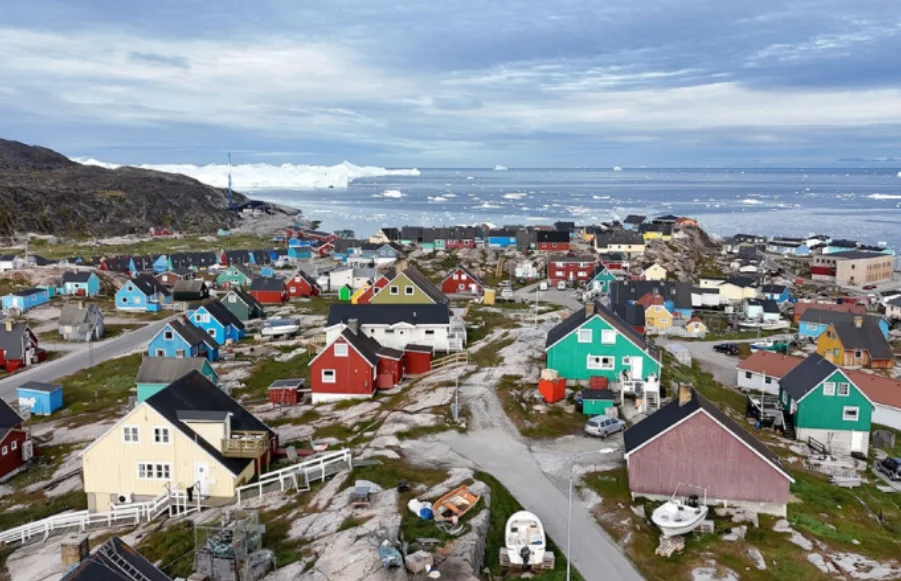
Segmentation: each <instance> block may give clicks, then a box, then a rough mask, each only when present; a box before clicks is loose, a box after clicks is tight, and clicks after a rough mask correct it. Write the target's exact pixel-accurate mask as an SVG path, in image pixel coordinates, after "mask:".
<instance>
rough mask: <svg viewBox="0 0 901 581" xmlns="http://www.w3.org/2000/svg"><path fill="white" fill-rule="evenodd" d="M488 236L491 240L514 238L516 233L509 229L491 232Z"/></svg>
mask: <svg viewBox="0 0 901 581" xmlns="http://www.w3.org/2000/svg"><path fill="white" fill-rule="evenodd" d="M488 236H489V237H491V238H513V237H514V236H516V231H515V230H507V229H501V230H489V231H488Z"/></svg>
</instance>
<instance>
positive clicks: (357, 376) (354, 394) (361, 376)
mask: <svg viewBox="0 0 901 581" xmlns="http://www.w3.org/2000/svg"><path fill="white" fill-rule="evenodd" d="M350 322H351V321H348V323H350ZM379 347H380V346H379V344H378V343H377V342H376V341H375V340H374V339H371V338H369V337H366V336H365V335H362V334H359V333H357V330H356V327H355V326H354V325H348V327H347V328H346V329H344V331H342V333H341V335H339V336H338V338H337V339H335V340H334V341H332V343H331V344H330V345H327V346H326V347H325V349H323V350H322V351H321V352H320V353H319V354H318V355H316V357H314V358H313V360H312V361H310V391H311V392H312V394H313V403H314V404H315V403H320V402H329V401H336V400H340V399H352V398H367V397H372V394H373V393H375V384H376V378H377V373H378V365H379V356H378V354H377V353H376V350H377V349H378V348H379Z"/></svg>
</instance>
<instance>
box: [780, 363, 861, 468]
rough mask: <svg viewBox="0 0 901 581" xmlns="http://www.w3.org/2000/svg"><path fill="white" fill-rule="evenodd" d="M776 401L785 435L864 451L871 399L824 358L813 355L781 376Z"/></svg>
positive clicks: (839, 450) (842, 449)
mask: <svg viewBox="0 0 901 581" xmlns="http://www.w3.org/2000/svg"><path fill="white" fill-rule="evenodd" d="M779 401H780V403H781V405H782V408H783V416H782V420H783V429H784V431H785V435H786V436H788V437H792V436H794V437H795V438H796V439H798V440H801V441H804V442H808V441H809V439H811V438H812V439H814V440H816V441H817V442H820V443H821V444H823V445H824V446H826V447H827V448H829V449H831V450H832V451H834V452H836V453H850V452H860V453H862V454H866V453H867V450H868V449H869V446H870V422H871V420H872V416H873V407H874V406H873V402H872V401H871V400H870V398H868V397H867V395H866V394H865V393H864V392H863V391H861V389H860V388H858V387H857V386H856V385H855V384H854V382H853V381H851V378H850V377H848V374H847V373H845V371H843V370H842V369H841V368H839V367H836V366H835V365H834V364H832V363H831V362H829V361H827V360H826V359H823V358H822V357H820V356H819V355H817V354H813V355H811V356H809V357H808V358H807V359H805V360H804V361H803V362H801V363H800V364H799V365H798V366H797V367H795V368H794V369H792V370H791V371H790V372H789V373H788V375H786V376H785V377H783V378H782V379H781V380H780V381H779ZM777 425H778V424H777Z"/></svg>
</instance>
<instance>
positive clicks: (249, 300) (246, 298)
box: [223, 288, 263, 312]
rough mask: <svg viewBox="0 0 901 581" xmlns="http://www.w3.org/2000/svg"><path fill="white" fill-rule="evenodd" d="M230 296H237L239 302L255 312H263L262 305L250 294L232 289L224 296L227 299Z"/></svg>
mask: <svg viewBox="0 0 901 581" xmlns="http://www.w3.org/2000/svg"><path fill="white" fill-rule="evenodd" d="M230 294H234V295H235V296H237V297H238V299H239V300H241V301H242V302H243V303H244V304H245V305H247V306H248V307H251V309H256V310H259V311H260V312H263V305H262V304H261V303H260V301H258V300H257V299H256V297H254V296H253V295H252V294H250V293H248V292H246V291H243V290H241V289H238V288H233V289H231V290H229V291H228V292H227V293H226V294H225V296H226V297H227V296H228V295H230ZM223 298H224V297H223Z"/></svg>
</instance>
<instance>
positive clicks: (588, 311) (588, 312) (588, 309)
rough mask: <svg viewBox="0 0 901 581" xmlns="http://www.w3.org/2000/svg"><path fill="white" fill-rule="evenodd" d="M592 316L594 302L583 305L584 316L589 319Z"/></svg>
mask: <svg viewBox="0 0 901 581" xmlns="http://www.w3.org/2000/svg"><path fill="white" fill-rule="evenodd" d="M593 314H594V301H589V302H587V303H585V316H586V317H590V316H591V315H593Z"/></svg>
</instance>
